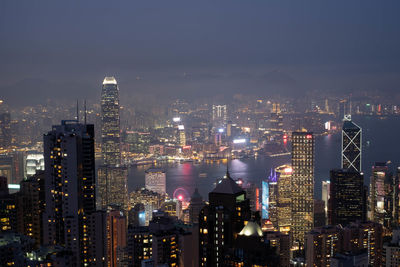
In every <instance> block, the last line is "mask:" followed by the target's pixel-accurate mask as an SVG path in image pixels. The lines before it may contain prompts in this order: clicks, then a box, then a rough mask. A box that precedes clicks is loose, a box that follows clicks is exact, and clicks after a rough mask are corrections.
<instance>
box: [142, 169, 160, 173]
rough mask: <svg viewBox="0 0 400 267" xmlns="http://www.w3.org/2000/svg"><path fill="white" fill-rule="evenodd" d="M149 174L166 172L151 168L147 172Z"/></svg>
mask: <svg viewBox="0 0 400 267" xmlns="http://www.w3.org/2000/svg"><path fill="white" fill-rule="evenodd" d="M148 172H165V171H164V170H163V169H158V168H150V169H148V170H146V173H148Z"/></svg>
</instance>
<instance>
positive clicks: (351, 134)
mask: <svg viewBox="0 0 400 267" xmlns="http://www.w3.org/2000/svg"><path fill="white" fill-rule="evenodd" d="M361 156H362V129H361V127H360V126H358V125H357V124H355V123H354V122H352V120H351V116H350V115H346V116H345V117H344V122H343V129H342V167H341V168H342V169H350V170H355V171H358V172H361Z"/></svg>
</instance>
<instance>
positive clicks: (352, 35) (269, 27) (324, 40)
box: [0, 0, 400, 103]
mask: <svg viewBox="0 0 400 267" xmlns="http://www.w3.org/2000/svg"><path fill="white" fill-rule="evenodd" d="M399 13H400V1H398V0H393V1H390V0H385V1H368V0H360V1H356V0H354V1H338V0H336V1H321V0H318V1H317V0H316V1H306V0H304V1H298V0H297V1H294V0H293V1H286V0H277V1H271V0H259V1H258V0H241V1H235V0H230V1H222V0H218V1H206V0H198V1H188V0H186V1H184V0H182V1H174V0H162V1H161V0H160V1H133V0H125V1H103V0H85V1H54V0H49V1H32V0H27V1H18V0H3V1H0V78H1V85H0V98H4V99H6V100H8V101H9V102H10V103H17V102H18V101H20V100H21V98H22V100H24V101H23V102H24V103H26V102H27V101H33V100H37V101H40V100H41V99H43V97H44V95H46V96H45V97H46V98H52V97H62V98H66V99H69V98H72V99H74V98H77V97H88V98H95V97H100V86H101V82H102V79H103V77H104V76H105V75H115V76H116V77H117V79H118V82H119V84H120V90H121V94H122V95H126V96H129V95H135V94H136V95H137V94H139V93H146V94H147V93H150V94H163V95H167V96H170V97H179V96H192V95H193V96H208V95H213V94H233V93H237V92H243V93H244V92H250V93H254V94H260V95H268V94H270V93H271V92H276V91H282V92H286V93H287V92H302V91H304V90H318V89H321V90H337V91H338V92H348V91H350V90H371V89H373V90H383V91H386V92H395V91H396V90H398V91H400V15H399Z"/></svg>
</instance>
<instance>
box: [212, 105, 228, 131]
mask: <svg viewBox="0 0 400 267" xmlns="http://www.w3.org/2000/svg"><path fill="white" fill-rule="evenodd" d="M226 119H227V111H226V105H213V106H212V120H213V126H214V127H215V128H224V127H225V126H226Z"/></svg>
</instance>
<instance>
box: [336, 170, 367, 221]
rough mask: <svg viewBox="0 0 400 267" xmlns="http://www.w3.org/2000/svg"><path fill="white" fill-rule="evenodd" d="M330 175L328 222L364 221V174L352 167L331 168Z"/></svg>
mask: <svg viewBox="0 0 400 267" xmlns="http://www.w3.org/2000/svg"><path fill="white" fill-rule="evenodd" d="M330 175H331V178H330V197H329V208H328V211H329V224H332V225H336V224H341V225H347V224H349V223H350V222H356V221H360V222H364V221H365V220H366V214H365V213H364V211H365V205H366V204H367V203H366V199H365V198H364V195H365V194H364V175H363V174H361V173H359V172H357V171H355V170H352V169H336V170H331V172H330Z"/></svg>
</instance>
